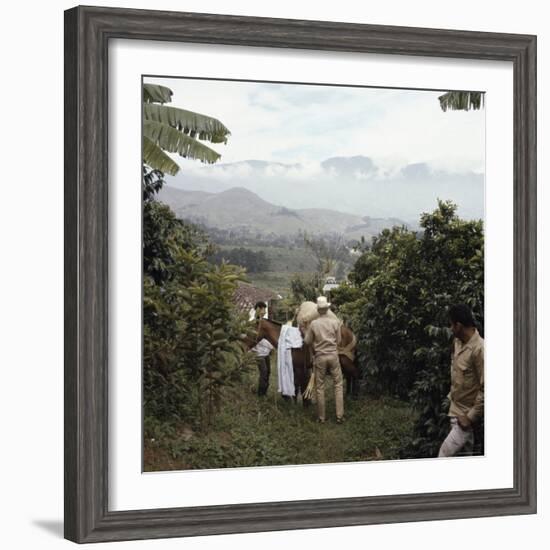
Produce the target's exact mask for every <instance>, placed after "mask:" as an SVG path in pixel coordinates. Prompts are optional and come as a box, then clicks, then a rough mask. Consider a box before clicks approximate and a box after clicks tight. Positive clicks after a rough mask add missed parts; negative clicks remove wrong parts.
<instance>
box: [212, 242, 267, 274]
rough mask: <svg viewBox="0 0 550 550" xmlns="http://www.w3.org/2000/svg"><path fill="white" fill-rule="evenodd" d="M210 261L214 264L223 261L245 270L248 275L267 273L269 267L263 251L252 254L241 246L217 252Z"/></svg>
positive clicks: (252, 252) (251, 251)
mask: <svg viewBox="0 0 550 550" xmlns="http://www.w3.org/2000/svg"><path fill="white" fill-rule="evenodd" d="M210 259H211V261H213V262H214V263H216V264H221V263H222V262H224V261H225V262H228V263H230V264H234V265H240V266H241V267H243V268H245V269H246V271H247V272H248V273H261V272H264V271H269V266H270V265H269V264H270V262H269V260H268V258H267V254H266V253H265V252H264V251H263V250H260V251H259V252H254V251H253V250H250V249H248V248H243V247H242V246H241V247H239V248H231V249H229V250H217V251H216V252H215V253H214V254H213V255H212V256H211V258H210Z"/></svg>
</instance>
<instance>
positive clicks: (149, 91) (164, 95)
mask: <svg viewBox="0 0 550 550" xmlns="http://www.w3.org/2000/svg"><path fill="white" fill-rule="evenodd" d="M172 95H173V92H172V90H171V89H170V88H167V87H166V86H161V85H160V84H144V85H143V101H144V102H145V103H170V102H171V101H172Z"/></svg>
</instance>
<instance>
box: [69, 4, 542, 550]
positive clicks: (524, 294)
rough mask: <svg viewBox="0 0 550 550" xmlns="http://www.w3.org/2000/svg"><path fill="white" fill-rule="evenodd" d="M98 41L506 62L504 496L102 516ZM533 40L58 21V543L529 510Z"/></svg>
mask: <svg viewBox="0 0 550 550" xmlns="http://www.w3.org/2000/svg"><path fill="white" fill-rule="evenodd" d="M111 38H126V39H135V40H163V41H174V42H195V43H209V44H234V45H244V46H251V47H252V46H264V47H279V48H305V49H314V50H334V51H350V52H372V53H384V54H406V55H421V56H437V57H449V58H465V59H489V60H503V61H510V62H512V63H513V67H514V69H513V70H514V242H513V246H514V298H513V299H514V319H515V326H514V358H513V361H514V426H513V430H514V435H513V437H514V445H513V447H514V451H513V452H514V486H513V488H511V489H492V490H478V491H459V492H445V493H433V494H404V495H397V496H381V497H360V498H339V499H329V500H306V501H300V502H275V503H257V504H238V505H228V506H201V507H198V508H195V507H190V508H170V509H151V510H139V511H117V512H112V511H108V508H107V497H108V482H109V473H108V467H107V466H108V460H107V451H108V449H107V445H108V437H107V436H108V408H107V402H108V401H107V379H108V364H107V357H108V354H107V343H108V338H107V334H108V307H109V304H108V278H107V267H108V266H107V262H108V254H107V246H108V226H107V218H108V216H107V205H108V185H107V181H108V170H107V166H108V144H107V126H108V124H107V123H108V120H107V118H108V111H107V75H108V72H107V62H108V55H107V52H108V45H109V40H110V39H111ZM535 470H536V37H535V36H526V35H514V34H497V33H482V32H467V31H454V30H452V31H451V30H437V29H422V28H407V27H389V26H373V25H359V24H349V23H334V22H318V21H297V20H284V19H268V18H255V17H237V16H226V15H206V14H196V13H175V12H160V11H144V10H133V9H113V8H97V7H78V8H73V9H71V10H68V11H66V12H65V537H66V538H68V539H70V540H73V541H75V542H98V541H115V540H130V539H145V538H159V537H178V536H192V535H212V534H221V533H244V532H253V531H273V530H281V529H305V528H316V527H332V526H346V525H364V524H374V523H390V522H404V521H418V520H435V519H451V518H468V517H482V516H497V515H510V514H530V513H535V511H536V471H535Z"/></svg>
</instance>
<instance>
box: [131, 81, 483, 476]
mask: <svg viewBox="0 0 550 550" xmlns="http://www.w3.org/2000/svg"><path fill="white" fill-rule="evenodd" d="M141 85H142V101H143V111H142V125H141V128H142V174H143V178H142V183H143V201H142V245H143V253H142V254H143V255H142V261H143V277H142V281H143V287H142V293H143V294H142V300H143V303H142V347H143V364H142V374H143V386H142V401H143V471H144V472H162V471H169V470H176V471H177V470H192V469H195V470H196V469H219V468H250V467H273V466H289V465H292V466H298V465H311V464H330V463H347V462H369V461H383V460H403V459H444V458H450V457H469V456H482V455H484V438H485V434H484V391H485V388H484V284H485V277H484V273H485V270H484V223H485V156H486V150H485V137H486V136H485V94H484V93H483V92H480V91H475V90H470V91H468V90H431V89H400V88H384V87H380V88H377V87H363V86H349V85H345V84H338V85H335V84H330V83H324V82H319V83H315V84H312V83H300V82H264V81H244V80H227V79H206V78H194V77H193V78H192V77H188V76H185V75H173V76H166V75H162V76H155V75H144V76H143V78H142V84H141Z"/></svg>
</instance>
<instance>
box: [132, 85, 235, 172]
mask: <svg viewBox="0 0 550 550" xmlns="http://www.w3.org/2000/svg"><path fill="white" fill-rule="evenodd" d="M172 95H173V92H172V90H170V89H169V88H167V87H165V86H160V85H158V84H144V85H143V162H144V164H145V165H146V166H147V167H149V169H150V170H157V171H160V172H163V173H165V174H170V175H172V176H174V175H176V174H177V173H178V171H179V166H178V164H177V163H176V162H175V161H174V160H172V158H171V157H170V156H169V155H167V154H166V153H167V152H168V153H177V154H178V155H180V156H181V157H184V158H189V159H196V160H200V161H201V162H206V163H209V164H212V163H214V162H216V161H217V160H218V159H219V158H220V157H221V155H220V154H219V153H217V152H216V151H214V150H213V149H211V148H210V147H208V146H207V145H205V144H204V143H201V141H199V140H206V141H210V142H211V143H227V138H228V136H229V135H230V134H231V132H230V131H229V130H228V129H227V128H226V127H225V126H224V125H223V124H222V123H221V122H220V121H219V120H218V119H216V118H213V117H210V116H207V115H202V114H200V113H195V112H193V111H187V110H185V109H180V108H177V107H172V106H168V105H165V104H166V103H170V102H171V101H172Z"/></svg>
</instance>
